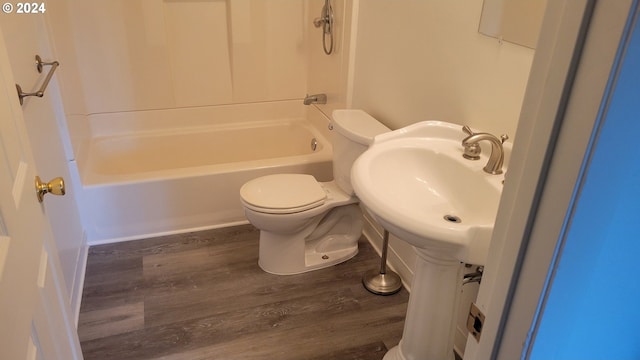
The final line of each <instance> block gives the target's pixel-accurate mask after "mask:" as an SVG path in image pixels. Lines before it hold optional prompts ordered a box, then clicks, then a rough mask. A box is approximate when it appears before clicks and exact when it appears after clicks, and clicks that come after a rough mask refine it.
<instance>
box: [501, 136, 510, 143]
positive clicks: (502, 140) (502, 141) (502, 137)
mask: <svg viewBox="0 0 640 360" xmlns="http://www.w3.org/2000/svg"><path fill="white" fill-rule="evenodd" d="M507 140H509V135H507V134H502V135H500V142H501V143H503V144H504V142H505V141H507Z"/></svg>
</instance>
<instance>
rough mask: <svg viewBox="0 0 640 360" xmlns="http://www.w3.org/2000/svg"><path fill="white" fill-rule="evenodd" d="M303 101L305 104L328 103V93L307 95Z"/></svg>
mask: <svg viewBox="0 0 640 360" xmlns="http://www.w3.org/2000/svg"><path fill="white" fill-rule="evenodd" d="M303 103H304V104H305V105H311V104H313V103H316V104H326V103H327V94H315V95H307V96H305V98H304V101H303Z"/></svg>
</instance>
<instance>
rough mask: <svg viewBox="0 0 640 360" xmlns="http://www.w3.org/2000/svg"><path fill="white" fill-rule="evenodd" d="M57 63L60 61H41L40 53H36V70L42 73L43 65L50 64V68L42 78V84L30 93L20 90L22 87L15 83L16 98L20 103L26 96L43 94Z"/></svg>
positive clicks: (40, 95)
mask: <svg viewBox="0 0 640 360" xmlns="http://www.w3.org/2000/svg"><path fill="white" fill-rule="evenodd" d="M59 65H60V63H59V62H57V61H52V62H44V61H42V58H41V57H40V55H36V69H37V70H38V72H39V73H42V69H43V68H44V67H45V66H51V70H49V73H48V74H47V77H46V78H44V83H42V86H40V90H38V91H36V92H32V93H25V92H22V88H21V87H20V85H18V84H16V90H18V98H19V99H20V105H22V103H23V102H24V100H23V99H24V98H25V97H27V96H37V97H43V96H44V91H45V90H46V89H47V86H48V85H49V81H51V77H52V76H53V72H54V71H56V69H57V68H58V66H59Z"/></svg>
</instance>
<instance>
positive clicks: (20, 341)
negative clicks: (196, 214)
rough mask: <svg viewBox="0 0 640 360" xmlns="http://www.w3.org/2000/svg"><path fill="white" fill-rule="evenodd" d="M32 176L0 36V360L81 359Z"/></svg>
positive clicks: (54, 254) (31, 163)
mask: <svg viewBox="0 0 640 360" xmlns="http://www.w3.org/2000/svg"><path fill="white" fill-rule="evenodd" d="M36 175H37V170H36V169H35V166H34V161H33V156H32V153H31V148H30V144H29V141H28V139H27V134H26V129H25V125H24V119H23V117H22V110H21V108H20V105H19V103H18V100H17V95H16V89H15V85H14V81H13V76H12V74H11V67H10V65H9V59H8V56H7V52H6V47H5V43H4V40H3V36H2V32H1V30H0V359H12V360H13V359H16V360H21V359H81V358H82V355H81V351H80V345H79V341H78V338H77V334H76V332H75V327H74V326H73V322H72V320H71V311H70V308H69V305H68V301H66V291H65V289H64V285H63V280H62V276H61V273H60V270H59V269H58V268H57V266H56V263H57V261H54V260H55V257H56V256H57V253H56V251H57V249H56V245H55V243H54V242H53V241H52V238H51V229H50V227H49V225H48V221H47V218H46V216H45V214H44V211H43V206H42V204H40V203H39V202H38V200H37V198H36V195H35V187H34V178H35V176H36ZM48 196H51V195H48ZM47 200H48V199H46V198H45V201H47Z"/></svg>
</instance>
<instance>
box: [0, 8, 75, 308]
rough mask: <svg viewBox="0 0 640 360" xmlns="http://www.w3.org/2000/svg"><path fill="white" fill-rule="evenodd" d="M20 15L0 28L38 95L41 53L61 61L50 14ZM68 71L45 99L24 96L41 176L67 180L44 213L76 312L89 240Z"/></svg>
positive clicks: (15, 69)
mask: <svg viewBox="0 0 640 360" xmlns="http://www.w3.org/2000/svg"><path fill="white" fill-rule="evenodd" d="M54 3H55V2H52V5H51V6H54V5H53V4H54ZM14 5H15V4H14ZM16 11H17V10H14V11H13V12H12V13H9V14H2V13H0V27H1V28H2V33H3V35H4V42H5V46H6V48H7V53H8V54H9V55H8V56H9V62H10V64H11V70H12V72H11V73H12V74H13V79H14V81H15V83H17V84H19V85H20V86H21V87H22V88H23V90H24V91H25V92H33V91H37V90H38V89H39V87H40V85H41V84H42V82H43V79H44V77H45V75H46V74H47V73H48V72H49V70H50V67H49V66H45V67H44V69H43V71H42V74H40V73H38V72H37V70H36V66H35V60H34V57H35V56H36V55H40V56H41V57H42V59H43V60H44V61H52V60H57V59H56V58H55V56H54V55H53V51H52V46H51V44H50V41H49V36H48V28H47V25H46V22H45V16H46V12H45V14H42V13H37V14H36V13H30V14H17V13H16ZM52 11H53V10H52ZM65 67H66V64H64V63H62V64H61V66H60V68H59V69H58V70H56V72H55V74H54V76H53V78H52V79H51V82H50V83H49V86H48V87H47V89H46V91H45V94H44V97H42V98H37V97H27V98H25V99H24V101H25V103H24V105H23V106H22V107H21V109H22V112H23V115H22V117H23V118H24V121H25V124H26V129H27V135H28V137H29V140H30V142H31V152H32V154H33V157H34V160H35V162H36V165H37V166H38V170H39V172H40V173H39V174H38V175H39V176H40V177H41V178H42V179H43V180H50V179H51V178H54V177H57V176H62V177H63V178H64V179H65V180H66V181H67V185H68V186H67V194H66V195H65V198H64V199H63V198H55V197H52V198H51V199H49V200H48V201H46V202H45V203H44V209H45V212H46V213H47V217H48V220H49V223H50V226H51V229H52V232H53V235H54V239H55V241H56V245H57V257H58V258H59V259H60V266H61V267H60V270H61V271H62V274H63V277H64V280H65V286H66V292H67V295H68V296H69V297H70V298H71V303H72V308H73V309H74V310H77V309H78V308H79V301H80V295H79V294H80V291H81V290H82V283H81V281H80V279H81V278H82V272H83V269H82V266H83V265H84V262H83V261H82V258H83V256H84V252H83V246H84V241H83V240H84V239H83V229H82V224H81V221H80V214H79V211H78V208H77V202H76V200H75V197H76V193H75V192H74V190H75V188H74V187H73V186H72V185H73V184H72V181H73V178H72V177H71V174H70V171H69V164H68V160H71V159H73V152H72V151H71V148H70V146H67V147H65V146H64V145H65V144H67V145H69V143H70V140H69V139H68V132H67V131H66V119H65V114H64V111H63V109H62V108H61V105H60V104H61V99H60V94H59V93H58V86H57V85H58V78H59V76H60V74H61V73H62V72H64V70H65ZM63 137H66V138H64V139H63Z"/></svg>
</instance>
